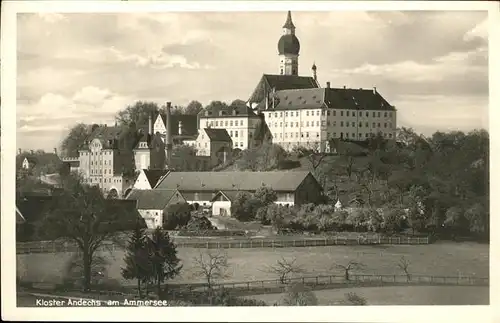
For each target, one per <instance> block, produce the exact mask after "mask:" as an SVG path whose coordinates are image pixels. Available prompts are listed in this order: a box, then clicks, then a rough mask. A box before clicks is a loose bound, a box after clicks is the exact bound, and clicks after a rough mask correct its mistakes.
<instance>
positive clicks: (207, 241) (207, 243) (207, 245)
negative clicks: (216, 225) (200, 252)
mask: <svg viewBox="0 0 500 323" xmlns="http://www.w3.org/2000/svg"><path fill="white" fill-rule="evenodd" d="M207 249H208V241H207Z"/></svg>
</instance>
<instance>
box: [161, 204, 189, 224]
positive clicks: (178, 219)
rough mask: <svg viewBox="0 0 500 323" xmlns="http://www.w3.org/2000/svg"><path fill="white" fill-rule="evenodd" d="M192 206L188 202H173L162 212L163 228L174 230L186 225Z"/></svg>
mask: <svg viewBox="0 0 500 323" xmlns="http://www.w3.org/2000/svg"><path fill="white" fill-rule="evenodd" d="M191 211H192V206H191V205H189V204H188V203H175V204H171V205H169V206H168V207H167V209H166V210H165V211H164V212H163V229H165V230H175V229H178V228H182V227H184V226H186V225H187V224H188V223H189V221H190V220H191Z"/></svg>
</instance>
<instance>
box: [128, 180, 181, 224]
mask: <svg viewBox="0 0 500 323" xmlns="http://www.w3.org/2000/svg"><path fill="white" fill-rule="evenodd" d="M127 200H135V201H136V208H137V210H138V212H139V214H141V216H142V217H143V219H144V221H145V222H146V225H147V227H148V228H149V229H155V228H157V227H161V226H162V225H163V214H164V212H165V211H166V210H167V208H168V206H169V205H171V204H176V203H186V199H185V198H184V197H183V196H182V194H181V193H180V192H179V191H178V190H162V189H156V190H137V189H134V190H132V191H131V192H130V194H129V195H128V196H127Z"/></svg>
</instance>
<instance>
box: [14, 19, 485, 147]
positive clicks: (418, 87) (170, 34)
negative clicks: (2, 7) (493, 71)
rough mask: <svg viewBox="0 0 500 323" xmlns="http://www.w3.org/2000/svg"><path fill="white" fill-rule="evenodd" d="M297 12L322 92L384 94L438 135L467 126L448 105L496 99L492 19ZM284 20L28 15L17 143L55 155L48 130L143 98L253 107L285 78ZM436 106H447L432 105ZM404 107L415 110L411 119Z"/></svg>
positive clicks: (106, 116) (22, 23) (305, 62)
mask: <svg viewBox="0 0 500 323" xmlns="http://www.w3.org/2000/svg"><path fill="white" fill-rule="evenodd" d="M292 16H293V20H294V23H295V25H296V27H297V30H296V32H297V36H298V38H299V40H300V43H301V51H300V58H299V74H301V75H311V71H310V68H311V65H312V63H313V62H316V65H317V66H318V78H319V81H320V82H321V84H325V82H326V81H330V82H331V84H332V86H339V87H340V86H342V85H347V86H348V87H354V88H358V87H364V88H371V87H373V86H376V87H377V88H378V89H379V91H380V92H381V93H382V94H383V95H384V97H386V98H387V99H388V100H389V101H390V102H391V103H394V104H396V105H397V106H398V108H399V109H400V111H401V116H402V118H401V120H402V121H403V122H404V120H405V118H407V119H406V120H408V122H410V123H414V124H415V125H419V127H420V128H421V129H428V128H429V126H425V125H426V123H427V119H428V116H426V115H425V114H423V113H420V112H419V111H430V112H433V113H435V114H436V115H435V116H434V117H433V120H432V126H430V127H431V128H439V127H440V126H442V127H445V126H448V125H450V124H451V125H460V126H464V127H466V126H467V124H466V122H465V121H464V120H466V118H465V117H464V118H462V117H457V116H455V115H453V118H449V113H448V112H447V110H446V109H445V108H444V106H447V108H448V109H450V107H457V106H459V107H462V108H460V109H462V110H460V111H461V113H460V114H459V115H460V116H462V115H463V116H472V117H473V119H474V118H475V117H474V113H476V112H477V111H482V110H481V109H482V108H481V109H479V108H478V107H483V103H484V102H486V101H487V96H488V51H487V49H488V39H487V28H486V27H487V14H486V13H485V12H473V11H470V12H465V11H449V12H445V11H412V12H410V11H408V12H404V11H402V12H401V11H387V12H354V11H353V12H340V11H335V12H308V11H304V12H293V13H292ZM285 17H286V12H183V13H179V12H169V13H147V12H142V13H121V14H115V13H86V14H80V13H74V14H73V13H65V14H64V15H58V14H55V15H53V14H49V15H38V14H19V15H18V33H17V37H18V39H17V50H18V62H17V71H18V78H17V97H18V122H19V127H20V130H19V134H18V135H19V136H18V143H19V144H20V145H31V144H32V140H33V139H35V137H34V136H35V135H37V136H39V137H40V138H43V140H44V141H47V142H49V143H47V144H46V145H47V146H48V147H49V148H50V147H51V145H53V143H54V142H55V141H57V140H56V139H57V138H58V137H57V136H60V135H59V134H58V133H56V132H51V131H52V130H51V129H53V128H54V129H55V128H57V129H59V128H60V129H67V128H68V127H70V126H71V125H73V124H75V123H77V122H80V121H83V122H94V121H97V122H99V120H102V121H100V122H112V121H113V120H112V117H113V115H114V114H115V113H116V111H118V110H120V109H122V108H123V107H125V106H126V105H128V104H131V103H133V102H134V101H137V100H151V101H154V102H157V103H160V104H161V103H164V102H165V101H171V102H173V104H176V105H186V104H187V103H188V102H189V101H191V100H199V101H200V102H202V103H204V104H208V103H209V102H210V101H212V100H223V101H232V100H234V99H238V98H239V99H247V98H248V96H249V95H250V93H251V92H252V91H253V89H254V87H255V85H256V84H257V82H258V81H259V79H260V77H261V76H262V74H263V73H269V74H271V73H278V72H279V66H278V65H279V64H278V63H279V58H278V53H277V42H278V39H279V38H280V37H281V34H282V25H283V23H284V20H285ZM256 22H257V23H256ZM420 97H425V98H439V99H436V100H439V101H435V100H433V99H426V100H420V99H419V98H420ZM442 97H447V98H448V99H446V100H445V99H442ZM436 102H439V104H440V105H443V108H442V109H434V105H435V103H436ZM484 105H486V103H484ZM466 107H475V108H470V109H467V108H466ZM417 109H420V110H417ZM474 109H475V110H474ZM478 109H479V110H478ZM407 111H417V112H415V113H416V115H415V117H411V115H409V114H408V112H407ZM412 113H413V112H412ZM447 120H450V121H447ZM474 120H475V119H474ZM474 122H475V121H474ZM476 123H477V122H476ZM49 125H50V126H49ZM30 127H31V128H30ZM44 127H45V128H44ZM417 130H418V128H417ZM61 131H63V130H61ZM49 133H51V135H49ZM50 138H53V139H50ZM54 138H56V139H54ZM33 144H34V143H33ZM36 144H39V145H42V144H41V143H36ZM43 145H45V143H44V144H43Z"/></svg>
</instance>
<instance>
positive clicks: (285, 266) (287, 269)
mask: <svg viewBox="0 0 500 323" xmlns="http://www.w3.org/2000/svg"><path fill="white" fill-rule="evenodd" d="M296 261H297V258H293V259H292V260H287V259H285V258H283V257H281V259H280V260H277V261H276V265H274V266H269V267H267V269H266V271H267V272H269V273H273V274H276V275H278V276H279V280H280V282H281V283H282V284H286V281H287V280H288V278H289V275H291V274H298V273H303V272H304V269H303V268H302V267H301V266H299V265H297V264H295V262H296Z"/></svg>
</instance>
